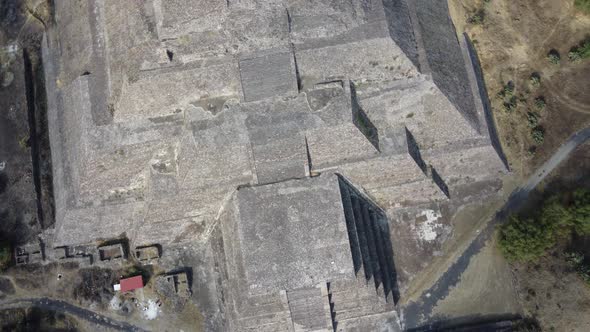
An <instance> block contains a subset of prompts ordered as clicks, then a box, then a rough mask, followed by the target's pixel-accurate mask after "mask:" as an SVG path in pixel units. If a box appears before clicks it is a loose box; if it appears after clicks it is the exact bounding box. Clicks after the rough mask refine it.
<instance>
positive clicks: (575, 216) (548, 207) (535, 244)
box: [499, 189, 590, 261]
mask: <svg viewBox="0 0 590 332" xmlns="http://www.w3.org/2000/svg"><path fill="white" fill-rule="evenodd" d="M572 234H576V235H579V236H586V235H590V190H587V189H578V190H576V191H574V192H573V193H567V194H565V195H560V194H558V195H554V196H551V197H550V198H549V199H547V200H545V201H544V202H543V203H542V206H541V208H540V209H539V212H538V213H536V214H535V215H533V216H532V217H529V218H523V217H519V216H511V217H510V218H509V220H508V222H506V223H505V224H504V225H502V226H501V227H500V239H499V246H500V250H501V251H502V253H503V254H504V256H505V257H506V258H507V259H508V260H510V261H535V260H537V259H538V258H539V257H541V256H543V255H544V254H545V252H546V251H547V250H548V249H549V248H551V247H553V246H555V244H556V243H557V241H558V240H560V239H564V238H567V237H570V236H571V235H572Z"/></svg>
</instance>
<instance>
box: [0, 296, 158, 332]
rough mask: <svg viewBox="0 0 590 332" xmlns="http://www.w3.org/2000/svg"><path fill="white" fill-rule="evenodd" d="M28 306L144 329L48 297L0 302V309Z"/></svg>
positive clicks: (138, 330)
mask: <svg viewBox="0 0 590 332" xmlns="http://www.w3.org/2000/svg"><path fill="white" fill-rule="evenodd" d="M28 307H38V308H42V309H46V310H52V311H58V312H63V313H67V314H70V315H72V316H76V317H78V318H82V319H84V320H87V321H89V322H91V323H94V324H97V325H101V326H104V327H108V328H110V329H115V330H120V331H134V332H135V331H136V332H144V331H146V330H144V329H142V328H139V327H137V326H134V325H131V324H129V323H126V322H121V321H117V320H114V319H111V318H109V317H106V316H102V315H99V314H97V313H95V312H93V311H91V310H88V309H85V308H81V307H78V306H75V305H73V304H69V303H68V302H65V301H61V300H54V299H50V298H29V299H17V300H12V301H3V302H0V310H4V309H14V308H28Z"/></svg>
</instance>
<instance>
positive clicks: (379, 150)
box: [42, 0, 506, 331]
mask: <svg viewBox="0 0 590 332" xmlns="http://www.w3.org/2000/svg"><path fill="white" fill-rule="evenodd" d="M55 7H56V8H55V17H53V21H54V24H53V25H52V26H51V28H50V29H49V30H48V32H47V34H46V36H45V38H44V39H43V45H42V47H43V61H44V68H45V77H46V88H47V103H48V124H49V133H50V141H51V153H52V163H53V175H54V192H55V205H56V225H55V237H54V239H53V240H54V243H55V245H56V246H73V245H79V244H88V243H96V241H98V240H104V239H112V238H119V237H121V236H122V234H123V235H124V236H125V237H127V238H128V239H129V242H130V244H132V245H133V247H141V246H147V245H151V244H153V243H160V244H162V245H164V246H165V245H174V244H182V243H188V242H192V243H201V244H206V243H210V242H215V243H218V244H219V245H220V246H221V248H223V252H218V253H217V263H218V266H219V269H220V270H223V271H225V272H224V273H225V274H224V276H225V277H224V280H223V281H222V285H220V286H221V288H222V289H224V290H225V292H227V298H226V301H225V302H226V303H225V305H226V306H227V308H228V310H227V312H228V316H229V317H228V319H229V323H228V324H230V325H231V326H233V327H235V328H236V329H238V330H239V329H242V330H257V331H261V330H264V329H267V330H272V331H276V330H279V328H281V329H287V330H292V328H293V327H296V328H297V329H298V330H299V329H301V330H317V329H334V330H335V329H339V330H340V329H344V330H347V329H359V330H367V329H379V328H381V327H383V324H386V325H388V326H394V325H395V324H396V322H397V314H396V313H395V311H394V308H395V304H394V303H395V301H396V300H397V298H398V297H399V296H402V297H403V293H404V291H405V290H406V289H407V285H408V283H409V282H410V281H411V279H412V277H413V275H415V274H416V273H417V271H419V268H416V267H414V266H410V264H408V263H407V262H408V261H409V260H411V258H412V256H413V255H412V254H408V251H411V250H412V249H411V248H414V247H415V246H420V245H421V241H423V239H415V238H412V237H411V236H406V237H403V238H400V237H397V238H396V230H397V228H396V226H397V225H399V223H400V222H402V221H403V222H405V220H406V219H407V218H408V215H411V213H415V211H414V210H412V209H414V208H415V207H421V206H424V205H427V204H443V203H445V202H446V203H449V204H467V203H469V202H473V201H477V200H481V199H482V198H485V197H488V196H490V195H494V194H496V192H497V191H498V190H500V189H501V179H500V176H501V175H502V173H503V172H505V171H506V168H505V166H504V163H503V161H502V160H501V158H500V157H499V156H498V153H497V151H496V149H497V148H498V147H497V146H494V145H493V144H492V141H493V140H494V139H495V138H494V137H493V131H492V130H490V128H492V127H493V126H492V124H491V123H489V122H488V121H490V118H489V117H486V116H485V114H484V110H483V107H482V102H481V100H480V99H479V96H480V94H479V91H478V89H480V88H481V87H479V86H478V85H477V80H476V78H475V74H474V69H473V67H472V63H471V58H470V57H469V55H468V50H466V49H465V47H464V44H465V43H464V41H463V40H458V39H457V35H456V34H455V31H454V28H453V26H452V23H451V21H450V18H449V16H448V8H447V7H446V2H444V1H430V0H416V1H406V0H359V1H331V2H330V1H315V0H301V1H296V0H271V1H258V0H227V1H226V0H174V1H159V0H153V1H152V0H150V1H141V2H139V1H137V2H136V1H116V2H115V1H113V2H104V1H98V0H88V1H82V2H79V3H78V4H77V5H75V6H72V5H70V4H68V3H66V2H62V1H57V2H55ZM410 212H411V213H410ZM436 213H438V212H436ZM436 213H435V214H436ZM404 218H406V219H404ZM429 236H430V235H429ZM394 262H395V264H394ZM421 264H422V263H421ZM236 276H243V277H244V278H237V277H236ZM229 299H231V300H229ZM260 315H264V316H260ZM261 317H264V319H263V318H261ZM275 328H276V330H275Z"/></svg>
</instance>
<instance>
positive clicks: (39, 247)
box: [14, 241, 45, 265]
mask: <svg viewBox="0 0 590 332" xmlns="http://www.w3.org/2000/svg"><path fill="white" fill-rule="evenodd" d="M44 259H45V254H44V248H43V243H42V242H40V241H33V242H31V243H28V244H26V245H23V246H18V247H15V248H14V260H15V262H16V265H25V264H34V263H41V262H43V260H44Z"/></svg>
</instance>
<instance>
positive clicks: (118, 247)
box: [98, 243, 126, 261]
mask: <svg viewBox="0 0 590 332" xmlns="http://www.w3.org/2000/svg"><path fill="white" fill-rule="evenodd" d="M98 256H99V258H100V260H101V261H117V260H123V259H126V255H125V248H124V246H123V244H122V243H115V244H110V245H105V246H100V247H98Z"/></svg>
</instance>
